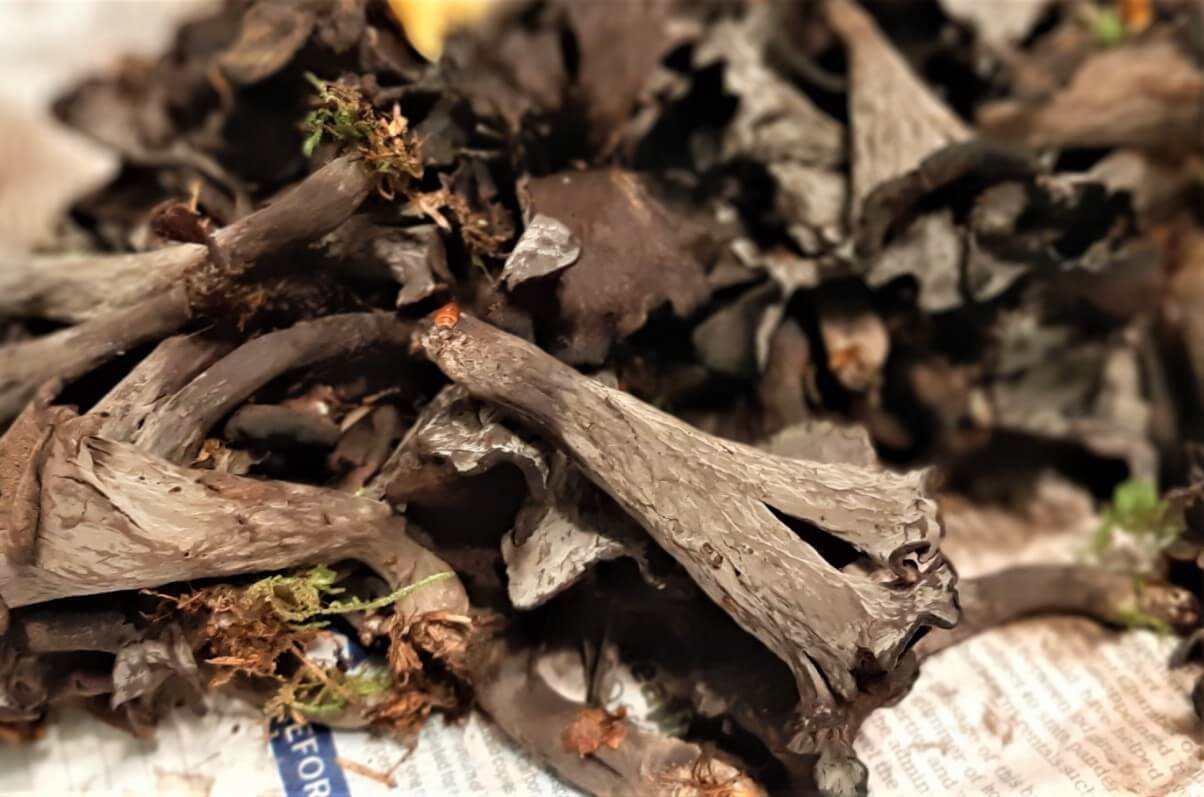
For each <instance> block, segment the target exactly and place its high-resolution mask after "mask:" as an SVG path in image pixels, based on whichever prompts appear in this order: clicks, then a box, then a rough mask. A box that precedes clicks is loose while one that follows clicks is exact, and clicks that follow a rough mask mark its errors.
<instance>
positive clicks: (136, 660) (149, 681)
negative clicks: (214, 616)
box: [110, 625, 197, 708]
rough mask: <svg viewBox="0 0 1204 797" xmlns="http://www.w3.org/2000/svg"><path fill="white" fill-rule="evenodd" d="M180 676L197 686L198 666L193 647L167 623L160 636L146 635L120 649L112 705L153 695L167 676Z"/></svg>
mask: <svg viewBox="0 0 1204 797" xmlns="http://www.w3.org/2000/svg"><path fill="white" fill-rule="evenodd" d="M172 677H178V678H181V679H182V680H183V681H184V683H186V684H188V685H190V686H192V687H193V688H196V686H197V682H196V680H197V666H196V659H194V658H193V656H192V648H191V647H190V646H189V645H188V641H187V639H185V637H184V634H183V633H182V632H181V631H180V629H179V628H178V627H176V626H174V625H171V626H168V627H167V629H166V631H164V632H163V633H162V634H161V635H160V637H159V638H158V639H143V640H141V641H139V642H135V643H132V644H129V645H125V646H124V647H122V648H121V649H120V650H118V651H117V657H116V660H115V661H114V663H113V696H112V698H111V699H110V706H111V707H112V708H117V707H118V706H120V705H122V704H124V703H128V702H129V701H131V700H134V699H135V698H142V699H144V700H146V699H147V698H149V697H150V696H153V694H154V693H155V691H156V690H158V689H159V687H160V686H162V684H163V682H164V681H166V680H167V679H168V678H172Z"/></svg>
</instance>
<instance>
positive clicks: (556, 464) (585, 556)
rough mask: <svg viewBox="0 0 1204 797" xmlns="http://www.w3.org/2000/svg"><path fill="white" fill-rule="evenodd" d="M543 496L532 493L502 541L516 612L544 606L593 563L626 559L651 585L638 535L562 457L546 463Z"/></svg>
mask: <svg viewBox="0 0 1204 797" xmlns="http://www.w3.org/2000/svg"><path fill="white" fill-rule="evenodd" d="M548 471H549V475H548V483H547V484H548V493H547V496H546V497H545V496H540V495H532V496H531V497H529V498H528V499H527V502H526V503H525V504H524V505H523V507H522V508H521V509H520V510H519V513H518V516H517V517H516V518H515V521H514V529H513V530H512V531H511V532H510V533H509V534H507V535H506V537H504V538H503V539H502V558H503V559H504V560H505V562H506V576H507V592H508V594H509V595H510V602H511V603H512V604H513V605H514V607H515V608H516V609H532V608H534V607H536V606H539V605H541V604H543V603H546V602H547V601H548V600H550V599H551V598H552V597H553V596H555V595H557V594H559V593H560V592H563V591H564V590H566V589H568V588H569V587H571V586H572V585H573V584H575V583H576V582H577V581H578V580H580V579H581V578H582V577H583V576H584V575H585V574H586V573H587V572H588V571H589V569H590V568H591V567H592V566H593V565H595V564H597V563H598V562H603V561H607V560H611V559H617V558H619V557H621V556H631V557H633V558H635V559H636V560H637V562H638V563H639V564H640V568H641V571H643V572H644V575H645V577H646V578H648V579H649V580H650V581H652V580H654V579H652V578H651V577H650V574H649V573H648V572H647V567H646V563H645V557H644V548H645V546H646V545H647V542H646V540H645V539H644V538H643V532H642V531H641V530H640V528H639V526H638V525H636V524H635V523H634V522H633V521H632V520H631V518H630V517H628V516H627V515H626V514H624V513H623V512H622V510H620V509H619V508H618V507H617V506H616V505H615V504H614V502H613V501H612V500H611V499H610V498H609V496H606V495H604V494H602V493H601V492H599V491H598V489H597V488H596V487H594V485H593V484H591V483H590V482H589V480H588V479H586V478H585V476H584V475H583V474H582V473H581V471H580V470H579V469H578V468H577V467H576V466H574V465H573V464H571V463H570V462H569V461H568V459H567V458H566V457H565V455H564V454H563V453H562V452H560V451H557V452H554V453H553V454H552V457H551V458H550V460H549V462H548Z"/></svg>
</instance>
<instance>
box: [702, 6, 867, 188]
mask: <svg viewBox="0 0 1204 797" xmlns="http://www.w3.org/2000/svg"><path fill="white" fill-rule="evenodd" d="M775 24H776V22H775V19H774V13H773V9H772V7H771V6H769V5H760V6H755V7H753V8H752V9H751V10H750V12H749V13H748V14H746V16H745V17H744V19H743V20H741V21H733V20H725V21H723V22H720V23H718V24H717V25H714V26H713V27H711V28H710V30H709V31H708V33H707V35H706V37H705V38H704V39H703V41H701V42H700V43H699V45H698V48H697V51H696V52H695V55H694V63H695V64H696V65H697V66H700V67H705V66H708V65H710V64H713V63H716V62H720V61H721V62H722V63H723V65H724V70H723V82H724V88H725V89H726V90H727V91H728V92H729V93H731V94H734V95H735V96H736V97H737V98H738V99H739V102H740V104H739V106H738V108H737V109H736V116H735V118H734V119H733V120H732V122H731V124H730V125H729V126H728V128H727V131H726V132H725V134H724V143H723V157H724V158H725V159H730V158H735V157H747V158H752V159H755V160H757V161H760V162H763V163H766V164H771V165H772V164H778V163H799V164H807V165H811V166H819V167H830V166H836V165H838V164H839V163H840V162H841V160H842V159H843V157H844V131H843V129H842V128H841V125H840V124H839V123H838V122H837V121H836V120H834V119H832V118H831V117H830V116H828V115H826V114H824V113H823V112H821V111H820V110H819V109H818V108H816V107H815V106H814V105H813V104H812V103H811V102H810V101H809V100H808V99H807V97H806V96H805V95H804V94H802V93H801V92H799V91H798V90H797V89H795V88H794V87H793V86H792V85H790V83H789V82H788V81H786V80H785V79H783V78H782V77H780V76H779V75H777V74H776V73H775V72H774V71H773V70H772V69H771V68H770V66H769V64H768V63H767V62H766V60H765V59H766V56H765V50H766V45H767V43H768V40H769V37H770V36H771V35H772V34H773V32H774V30H775ZM795 196H796V197H798V194H797V192H795ZM799 198H800V199H801V197H799Z"/></svg>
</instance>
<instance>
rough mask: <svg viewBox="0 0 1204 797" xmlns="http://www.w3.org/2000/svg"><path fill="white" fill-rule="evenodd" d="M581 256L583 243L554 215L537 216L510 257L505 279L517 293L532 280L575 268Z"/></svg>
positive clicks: (504, 274)
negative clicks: (518, 288) (569, 267)
mask: <svg viewBox="0 0 1204 797" xmlns="http://www.w3.org/2000/svg"><path fill="white" fill-rule="evenodd" d="M580 255H581V243H580V242H579V241H578V240H577V239H576V237H575V236H574V235H573V232H572V230H570V229H569V228H568V227H566V226H565V225H564V224H563V223H562V222H560V221H559V220H557V219H555V218H553V217H551V216H547V215H544V214H542V213H537V214H536V215H535V218H533V219H531V221H530V222H529V223H528V224H527V229H526V230H524V231H523V234H522V237H521V238H519V239H518V243H517V244H515V245H514V251H513V252H511V253H510V257H508V258H506V266H505V268H503V269H502V280H503V281H504V282H505V283H506V287H507V288H509V289H510V290H514V288H515V287H516V286H518V285H521V284H522V283H524V282H526V281H527V280H529V279H534V278H536V277H546V276H547V275H548V274H554V273H556V272H557V271H559V270H560V269H562V268H566V267H568V266H571V265H573V263H575V262H577V258H578V257H580Z"/></svg>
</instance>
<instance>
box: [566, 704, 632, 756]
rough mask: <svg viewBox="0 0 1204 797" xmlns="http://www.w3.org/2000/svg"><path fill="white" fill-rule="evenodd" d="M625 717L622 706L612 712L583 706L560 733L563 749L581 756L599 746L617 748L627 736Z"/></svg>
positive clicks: (596, 750)
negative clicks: (570, 723) (571, 722)
mask: <svg viewBox="0 0 1204 797" xmlns="http://www.w3.org/2000/svg"><path fill="white" fill-rule="evenodd" d="M626 719H627V709H626V707H624V706H619V708H618V709H617V710H616V711H615V712H614V713H613V714H612V713H610V712H609V711H607V710H606V709H604V708H597V707H595V706H588V707H586V708H583V709H581V710H580V711H578V712H577V716H576V717H575V718H574V719H573V724H572V725H569V727H567V728H565V729H564V733H563V734H561V740H562V741H563V742H564V749H565V750H568V751H569V752H570V753H576V754H577V755H579V756H581V757H583V758H584V757H585V756H587V755H593V754H594V753H596V752H598V749H599V748H601V747H609V748H610V749H611V750H618V749H619V745H620V744H622V743H623V738H624V737H625V736H627V723H626V722H624V720H626Z"/></svg>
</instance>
